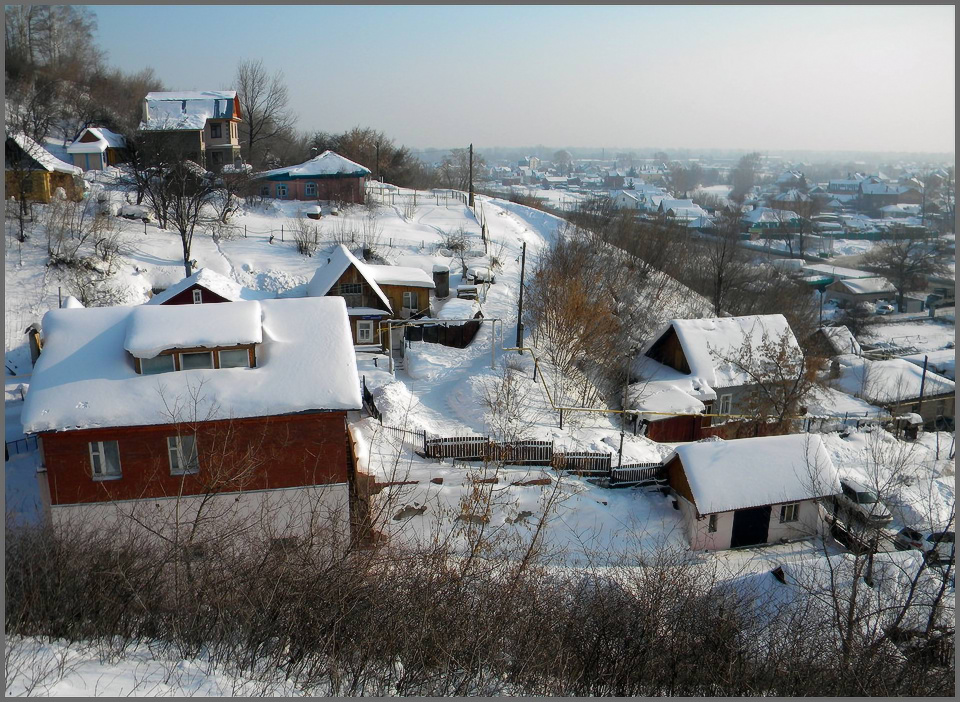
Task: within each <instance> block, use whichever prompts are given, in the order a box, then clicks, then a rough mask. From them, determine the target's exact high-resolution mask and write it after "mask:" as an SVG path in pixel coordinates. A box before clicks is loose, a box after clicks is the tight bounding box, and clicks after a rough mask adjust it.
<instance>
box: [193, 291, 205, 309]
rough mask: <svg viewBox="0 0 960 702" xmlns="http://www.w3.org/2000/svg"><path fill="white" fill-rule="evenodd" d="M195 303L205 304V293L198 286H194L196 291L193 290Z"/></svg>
mask: <svg viewBox="0 0 960 702" xmlns="http://www.w3.org/2000/svg"><path fill="white" fill-rule="evenodd" d="M193 304H195V305H202V304H203V293H202V292H200V290H198V289H196V288H194V291H193Z"/></svg>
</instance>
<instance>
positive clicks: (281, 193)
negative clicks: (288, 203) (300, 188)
mask: <svg viewBox="0 0 960 702" xmlns="http://www.w3.org/2000/svg"><path fill="white" fill-rule="evenodd" d="M289 192H290V189H289V188H288V187H287V186H286V185H284V184H283V183H277V199H279V200H282V199H283V198H285V197H286V196H287V194H288V193H289Z"/></svg>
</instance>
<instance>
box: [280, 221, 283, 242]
mask: <svg viewBox="0 0 960 702" xmlns="http://www.w3.org/2000/svg"><path fill="white" fill-rule="evenodd" d="M280 241H283V225H282V224H281V225H280Z"/></svg>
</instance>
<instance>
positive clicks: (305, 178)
mask: <svg viewBox="0 0 960 702" xmlns="http://www.w3.org/2000/svg"><path fill="white" fill-rule="evenodd" d="M369 175H370V169H368V168H366V167H364V166H361V165H360V164H359V163H355V162H353V161H351V160H350V159H348V158H344V157H343V156H341V155H340V154H337V153H334V152H333V151H324V152H323V153H322V154H320V155H319V156H316V157H314V158H312V159H310V160H309V161H305V162H304V163H301V164H299V165H297V166H288V167H286V168H275V169H273V170H271V171H265V172H263V173H258V174H257V175H256V176H254V177H255V178H256V179H257V180H258V181H259V182H260V195H261V196H262V197H273V198H277V199H278V200H307V201H315V202H316V201H320V200H333V201H336V202H353V203H357V204H362V203H363V201H364V197H365V194H366V192H365V186H364V183H365V182H366V179H367V177H368V176H369Z"/></svg>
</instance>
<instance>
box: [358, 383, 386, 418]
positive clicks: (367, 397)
mask: <svg viewBox="0 0 960 702" xmlns="http://www.w3.org/2000/svg"><path fill="white" fill-rule="evenodd" d="M360 391H361V394H362V396H363V408H364V409H365V410H367V412H369V413H370V416H371V417H373V418H374V419H376V420H377V421H378V422H380V423H381V424H383V415H381V414H380V410H378V409H377V406H376V405H375V404H374V402H373V394H372V393H371V392H370V390H369V389H368V388H367V376H363V378H362V379H361V381H360Z"/></svg>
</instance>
